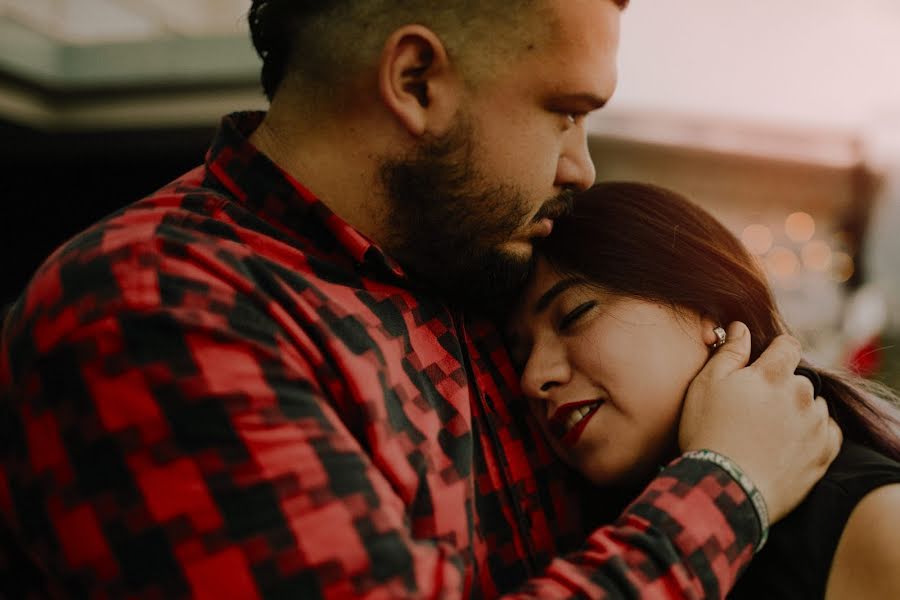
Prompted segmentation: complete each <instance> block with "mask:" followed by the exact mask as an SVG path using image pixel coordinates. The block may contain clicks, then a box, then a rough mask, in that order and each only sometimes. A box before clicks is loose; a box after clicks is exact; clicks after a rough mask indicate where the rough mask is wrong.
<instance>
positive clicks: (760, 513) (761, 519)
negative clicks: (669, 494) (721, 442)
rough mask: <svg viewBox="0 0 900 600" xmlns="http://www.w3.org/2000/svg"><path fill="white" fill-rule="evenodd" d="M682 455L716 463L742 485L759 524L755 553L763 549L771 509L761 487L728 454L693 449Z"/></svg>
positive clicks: (767, 532) (767, 537) (766, 537)
mask: <svg viewBox="0 0 900 600" xmlns="http://www.w3.org/2000/svg"><path fill="white" fill-rule="evenodd" d="M682 457H683V458H692V459H694V460H704V461H706V462H711V463H714V464H715V465H717V466H718V467H719V468H721V469H722V470H723V471H725V472H726V473H728V475H729V476H730V477H731V478H732V479H734V481H735V482H736V483H737V484H738V485H739V486H741V489H743V490H744V493H745V494H747V497H748V498H750V503H751V504H752V505H753V510H754V511H755V512H756V520H757V523H758V524H759V542H758V543H757V544H756V547H755V548H754V549H753V552H754V554H755V553H757V552H759V551H760V550H762V547H763V546H764V545H765V543H766V540H767V539H769V509H768V507H767V506H766V500H765V498H763V496H762V493H760V491H759V489H757V487H756V486H755V485H754V484H753V481H751V480H750V478H749V477H747V476H746V475H745V474H744V472H743V471H741V468H740V467H738V466H737V464H735V462H734V461H733V460H731V459H730V458H728V457H727V456H722V455H721V454H719V453H718V452H713V451H712V450H692V451H690V452H685V453H684V454H682Z"/></svg>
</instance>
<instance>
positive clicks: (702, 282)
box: [536, 182, 900, 460]
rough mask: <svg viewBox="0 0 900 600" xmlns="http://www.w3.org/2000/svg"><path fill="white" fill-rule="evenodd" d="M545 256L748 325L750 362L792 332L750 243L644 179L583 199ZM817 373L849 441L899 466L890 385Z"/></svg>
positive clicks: (601, 188)
mask: <svg viewBox="0 0 900 600" xmlns="http://www.w3.org/2000/svg"><path fill="white" fill-rule="evenodd" d="M536 250H537V253H538V255H540V256H541V257H543V258H545V259H546V260H547V261H548V262H549V263H550V264H551V265H552V266H553V267H554V268H556V269H557V270H558V271H560V272H561V273H564V274H567V275H578V276H581V277H584V278H585V279H586V280H587V281H588V282H589V283H592V284H595V285H597V286H598V287H600V288H602V289H603V290H605V291H608V292H612V293H617V294H624V295H627V296H631V297H635V298H641V299H644V300H651V301H655V302H660V303H664V304H669V305H672V306H676V307H684V308H689V309H692V310H694V311H696V312H697V313H699V314H701V315H705V316H709V317H711V318H713V319H714V320H716V321H718V322H720V323H723V324H727V323H730V322H732V321H742V322H743V323H745V324H746V325H747V327H748V328H749V329H750V334H751V339H752V347H751V356H750V360H751V361H753V360H755V359H756V358H757V357H758V356H759V355H760V354H761V353H762V351H763V350H764V349H765V348H766V347H768V345H769V344H770V343H771V342H772V340H773V339H774V338H775V337H776V336H778V335H780V334H782V333H788V332H789V330H788V327H787V325H786V324H785V322H784V320H783V318H782V317H781V315H780V314H779V312H778V308H777V306H776V304H775V300H774V298H773V295H772V290H771V289H770V288H769V285H768V284H767V282H766V279H765V275H764V274H763V273H762V271H761V270H760V269H759V267H758V266H757V264H756V262H755V259H754V258H753V257H752V256H750V254H749V253H748V252H747V251H746V250H745V248H744V246H743V244H741V242H740V241H739V240H738V239H737V238H736V237H735V236H734V235H733V234H732V233H731V232H730V231H728V229H726V228H725V226H723V225H722V224H721V223H719V222H718V221H717V220H716V219H715V218H713V217H712V216H711V215H710V214H709V213H707V212H706V211H704V210H703V209H702V208H700V207H699V206H697V205H696V204H694V203H692V202H690V201H689V200H687V199H686V198H684V197H682V196H681V195H679V194H677V193H675V192H672V191H670V190H666V189H663V188H659V187H655V186H652V185H646V184H639V183H625V182H621V183H620V182H611V183H602V184H599V185H596V186H594V187H593V188H591V189H590V190H588V191H587V192H584V193H582V194H581V195H580V196H579V197H578V199H577V201H576V204H575V211H574V213H573V214H571V215H568V216H565V217H562V218H560V219H558V220H557V221H556V223H555V225H554V229H553V235H551V236H550V237H549V238H546V239H544V240H540V241H539V242H538V243H537V244H536ZM801 364H803V366H806V367H809V368H812V369H813V370H814V371H816V372H817V373H818V374H819V376H820V377H821V379H822V391H821V395H822V396H824V397H825V399H826V400H827V401H828V405H829V409H830V410H831V413H832V416H833V417H834V419H835V421H837V423H838V424H839V425H840V427H841V429H842V430H843V433H844V438H845V439H847V440H853V441H856V442H858V443H861V444H864V445H866V446H869V447H871V448H873V449H875V450H878V451H880V452H882V453H884V454H885V455H887V456H889V457H891V458H893V459H895V460H900V408H898V403H897V399H896V396H895V395H894V394H893V393H892V392H891V391H890V390H888V389H887V388H885V387H884V386H880V385H878V384H875V383H873V382H869V381H866V380H863V379H861V378H859V377H855V376H853V375H850V374H846V373H838V372H836V371H832V370H826V369H821V368H818V367H814V366H811V365H808V364H806V363H801Z"/></svg>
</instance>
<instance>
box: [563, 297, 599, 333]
mask: <svg viewBox="0 0 900 600" xmlns="http://www.w3.org/2000/svg"><path fill="white" fill-rule="evenodd" d="M595 306H597V302H596V301H594V300H588V301H587V302H582V303H581V304H579V305H578V306H576V307H575V308H573V309H572V310H570V311H569V312H567V313H566V314H565V315H564V316H563V318H562V319H560V320H559V325H557V327H558V328H559V330H560V331H562V332H565V331H566V330H568V329H569V328H571V327H572V326H573V325H575V324H576V323H577V322H578V320H579V319H580V318H581V317H583V316H584V315H585V314H587V313H588V312H589V311H590V310H591V309H592V308H594V307H595Z"/></svg>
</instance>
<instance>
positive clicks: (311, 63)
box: [249, 0, 628, 100]
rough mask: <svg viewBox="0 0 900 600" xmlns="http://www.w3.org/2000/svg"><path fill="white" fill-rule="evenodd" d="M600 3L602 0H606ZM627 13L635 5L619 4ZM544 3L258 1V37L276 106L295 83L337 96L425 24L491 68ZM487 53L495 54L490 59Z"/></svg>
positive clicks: (526, 31)
mask: <svg viewBox="0 0 900 600" xmlns="http://www.w3.org/2000/svg"><path fill="white" fill-rule="evenodd" d="M598 1H600V0H598ZM612 1H613V2H615V3H616V4H617V5H618V6H620V7H622V8H624V7H625V6H626V5H627V4H628V0H612ZM542 4H543V2H542V0H253V3H252V5H251V7H250V13H249V22H250V33H251V35H252V38H253V44H254V46H255V47H256V51H257V52H258V53H259V55H260V57H261V58H262V59H263V69H262V85H263V90H264V91H265V93H266V96H267V97H268V98H269V99H270V100H271V99H272V97H273V96H274V95H275V92H276V91H277V90H278V88H279V86H280V85H281V84H282V82H283V81H284V80H285V79H286V78H287V77H288V76H297V77H299V78H300V80H301V81H302V82H303V84H305V85H306V86H312V87H322V86H323V85H324V86H326V88H330V90H333V89H334V86H335V85H336V84H338V82H339V81H340V80H342V79H344V80H345V79H346V78H347V77H348V76H352V74H353V73H355V72H358V71H359V70H361V69H362V68H364V67H365V66H366V65H367V64H369V65H371V64H372V63H373V61H374V60H376V57H377V56H378V53H379V52H380V50H381V45H382V44H383V43H384V42H385V40H386V39H387V37H388V36H389V35H390V33H391V32H392V31H394V30H395V29H397V28H398V27H401V26H403V25H405V24H410V23H417V24H420V25H424V26H426V27H429V28H431V29H432V30H433V31H434V32H435V33H436V34H437V35H439V36H440V37H441V39H442V41H443V43H444V44H445V46H446V47H447V51H448V53H449V54H450V55H451V56H455V58H457V59H461V60H463V61H465V60H466V59H469V60H470V62H471V61H472V60H479V61H481V63H482V64H484V61H485V60H490V58H492V57H493V56H492V55H496V54H498V53H499V52H502V51H503V50H511V49H513V48H515V47H516V45H517V43H519V44H521V43H522V42H525V41H526V40H527V37H528V36H529V35H533V34H534V32H535V31H536V28H535V27H533V24H534V23H537V22H538V21H539V19H537V18H536V16H537V14H538V11H537V10H536V8H537V7H538V6H540V5H542ZM486 48H490V50H489V51H488V52H485V49H486Z"/></svg>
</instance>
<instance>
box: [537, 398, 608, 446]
mask: <svg viewBox="0 0 900 600" xmlns="http://www.w3.org/2000/svg"><path fill="white" fill-rule="evenodd" d="M602 404H603V401H602V400H581V401H579V402H569V403H568V404H563V405H562V406H560V407H559V408H557V409H556V412H554V413H553V416H552V417H551V418H550V420H549V427H550V431H551V433H553V435H554V437H556V438H557V439H558V440H559V441H560V443H561V444H562V445H563V446H565V447H567V448H571V447H572V446H574V445H575V444H576V443H578V439H579V438H580V437H581V434H582V433H584V429H585V427H587V425H588V422H589V421H590V420H591V419H592V418H593V417H594V414H596V412H597V409H599V408H600V406H601V405H602ZM584 406H591V410H590V412H588V413H587V414H586V415H584V416H583V417H582V418H581V420H579V421H578V422H577V423H576V424H575V426H574V427H572V428H571V429H570V428H569V425H568V423H569V417H570V416H571V415H572V413H573V412H574V411H576V410H578V409H580V408H582V407H584Z"/></svg>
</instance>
